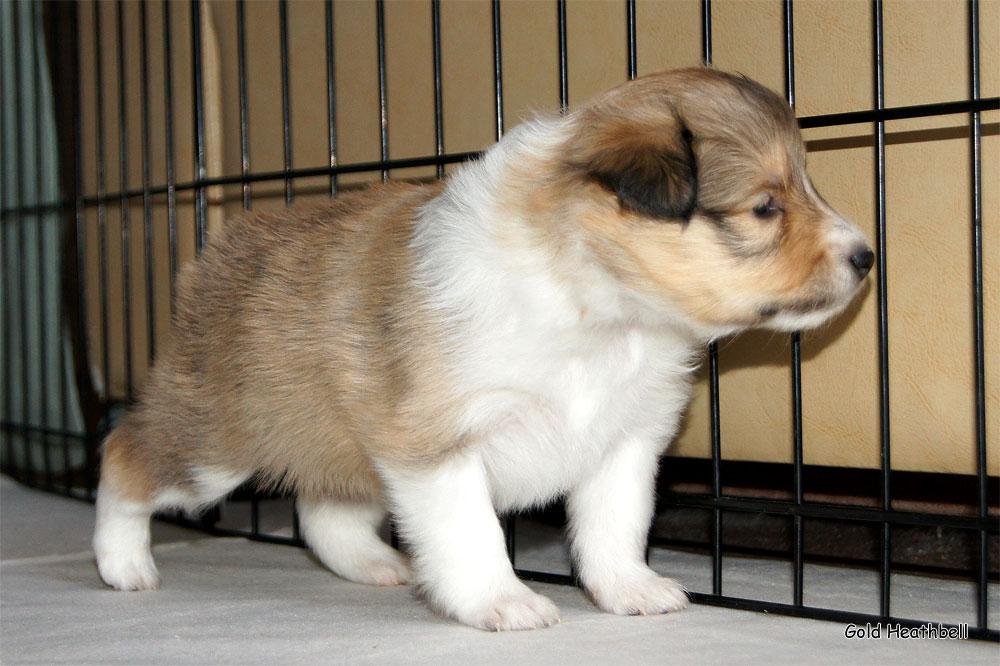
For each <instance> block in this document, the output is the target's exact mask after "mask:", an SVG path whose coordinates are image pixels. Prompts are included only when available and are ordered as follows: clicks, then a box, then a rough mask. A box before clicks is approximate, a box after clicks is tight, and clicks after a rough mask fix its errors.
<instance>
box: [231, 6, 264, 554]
mask: <svg viewBox="0 0 1000 666" xmlns="http://www.w3.org/2000/svg"><path fill="white" fill-rule="evenodd" d="M245 5H246V3H245V1H244V0H237V2H236V52H237V54H236V58H237V68H238V69H239V78H240V173H241V174H242V175H243V177H244V178H246V176H247V175H248V174H249V173H250V117H249V110H248V105H247V93H248V89H247V80H248V79H247V45H246V6H245ZM241 189H242V195H243V210H244V211H246V210H249V209H250V183H249V182H248V181H246V180H244V181H243V183H242V187H241ZM250 532H251V533H252V534H253V535H254V536H257V535H259V534H260V500H259V499H258V498H257V497H256V496H253V497H251V498H250Z"/></svg>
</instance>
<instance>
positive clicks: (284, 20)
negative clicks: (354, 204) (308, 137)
mask: <svg viewBox="0 0 1000 666" xmlns="http://www.w3.org/2000/svg"><path fill="white" fill-rule="evenodd" d="M278 10H279V12H278V13H279V24H280V25H279V28H280V31H281V39H280V46H281V133H282V137H283V138H284V151H285V173H288V172H290V171H291V170H292V109H291V90H290V85H291V80H290V75H289V72H288V0H281V2H280V3H279V4H278ZM294 198H295V195H294V193H293V192H292V179H291V177H288V178H285V205H286V206H289V205H291V203H292V201H293V200H294Z"/></svg>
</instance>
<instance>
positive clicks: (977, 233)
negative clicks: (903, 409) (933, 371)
mask: <svg viewBox="0 0 1000 666" xmlns="http://www.w3.org/2000/svg"><path fill="white" fill-rule="evenodd" d="M979 67H980V63H979V0H969V78H970V89H971V93H972V99H979V98H980V95H981V90H980V70H979ZM971 121H972V136H971V139H972V302H973V320H974V321H973V327H974V341H975V342H974V344H975V350H974V353H975V364H976V383H975V394H976V479H977V491H978V500H979V501H978V504H979V507H978V509H979V517H980V518H983V519H986V518H987V515H988V511H989V501H988V498H987V479H986V344H985V329H984V323H983V317H984V313H983V155H982V149H983V126H982V118H981V115H980V113H979V112H978V111H976V112H975V113H973V114H972V117H971ZM988 563H989V535H988V534H987V533H986V530H979V562H978V565H979V567H978V568H979V571H978V572H977V576H976V624H977V626H978V627H979V628H980V629H986V628H987V626H988V624H989V600H988V596H987V581H988V578H987V576H988V572H987V565H988Z"/></svg>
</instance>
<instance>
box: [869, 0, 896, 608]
mask: <svg viewBox="0 0 1000 666" xmlns="http://www.w3.org/2000/svg"><path fill="white" fill-rule="evenodd" d="M872 10H873V15H874V34H875V106H876V108H877V109H880V110H881V109H884V108H885V62H884V56H885V49H884V42H883V22H882V0H873V7H872ZM875 132H876V141H875V143H876V145H875V151H876V159H877V166H876V168H877V172H876V188H877V194H876V200H877V211H876V215H877V218H876V232H875V233H876V245H877V248H876V254H877V262H878V352H879V414H880V430H879V442H880V450H881V467H882V508H883V509H885V510H887V511H888V510H890V509H891V508H892V487H891V478H890V471H891V468H892V459H891V457H890V446H889V435H890V430H889V425H890V422H889V309H888V300H889V296H888V289H887V287H886V280H887V274H886V256H885V255H886V200H885V122H884V121H881V120H880V121H878V122H877V123H875ZM881 547H882V561H881V565H880V575H881V586H880V590H879V613H880V615H882V616H883V617H888V616H889V614H890V611H891V603H890V602H891V599H890V592H891V590H890V583H891V576H892V526H891V525H890V524H889V523H888V522H883V523H882V543H881Z"/></svg>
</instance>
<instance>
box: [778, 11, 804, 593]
mask: <svg viewBox="0 0 1000 666" xmlns="http://www.w3.org/2000/svg"><path fill="white" fill-rule="evenodd" d="M783 18H784V24H785V97H786V98H787V100H788V105H789V106H791V107H792V110H793V111H794V109H795V23H794V18H793V14H792V0H785V2H784V5H783ZM791 351H792V358H791V363H792V457H793V461H794V462H793V474H794V478H793V481H792V483H793V489H794V493H795V503H796V504H799V505H801V504H802V501H803V489H802V457H803V455H802V340H801V336H800V334H799V332H798V331H796V332H795V333H792V336H791ZM792 522H793V539H794V544H793V546H792V553H793V565H792V566H793V572H792V603H793V604H795V605H796V606H801V605H802V579H803V569H804V550H805V549H804V545H805V544H804V526H803V521H802V516H799V515H796V516H795V517H794V518H793V521H792Z"/></svg>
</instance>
